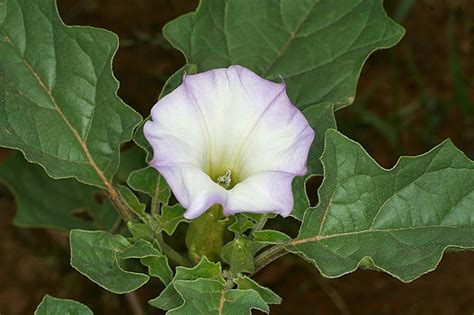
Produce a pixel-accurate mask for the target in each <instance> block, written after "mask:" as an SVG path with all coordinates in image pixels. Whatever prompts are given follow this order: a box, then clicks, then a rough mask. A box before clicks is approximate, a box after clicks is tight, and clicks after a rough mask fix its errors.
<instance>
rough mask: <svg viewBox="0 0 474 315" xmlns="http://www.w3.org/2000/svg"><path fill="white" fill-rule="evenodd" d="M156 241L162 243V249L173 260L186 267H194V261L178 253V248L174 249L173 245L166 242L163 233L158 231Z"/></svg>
mask: <svg viewBox="0 0 474 315" xmlns="http://www.w3.org/2000/svg"><path fill="white" fill-rule="evenodd" d="M156 241H157V242H158V244H159V245H160V248H161V250H162V251H163V253H164V254H165V255H166V256H167V257H168V258H169V259H171V260H172V261H174V262H175V263H176V264H177V265H179V266H184V267H192V266H193V263H192V262H191V261H190V260H189V259H188V258H186V257H184V256H183V255H181V254H180V253H178V252H177V251H176V250H174V249H173V248H172V247H171V246H169V245H168V244H166V243H165V240H164V239H163V235H162V234H161V233H158V234H157V235H156Z"/></svg>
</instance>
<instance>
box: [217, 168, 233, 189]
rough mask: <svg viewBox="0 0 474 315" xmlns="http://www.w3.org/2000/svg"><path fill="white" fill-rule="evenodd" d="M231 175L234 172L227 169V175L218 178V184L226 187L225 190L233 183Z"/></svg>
mask: <svg viewBox="0 0 474 315" xmlns="http://www.w3.org/2000/svg"><path fill="white" fill-rule="evenodd" d="M231 175H232V172H231V171H230V170H229V169H227V170H226V171H225V175H222V176H219V177H217V180H216V182H217V183H218V184H219V185H221V186H222V187H224V188H225V189H229V187H230V183H231V182H232V178H231Z"/></svg>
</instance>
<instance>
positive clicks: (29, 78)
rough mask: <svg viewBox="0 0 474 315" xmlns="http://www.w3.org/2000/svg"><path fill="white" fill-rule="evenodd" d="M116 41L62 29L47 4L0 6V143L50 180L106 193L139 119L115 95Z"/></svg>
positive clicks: (12, 0) (47, 0) (49, 0)
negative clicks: (77, 182)
mask: <svg viewBox="0 0 474 315" xmlns="http://www.w3.org/2000/svg"><path fill="white" fill-rule="evenodd" d="M117 47H118V39H117V36H116V35H115V34H113V33H111V32H108V31H105V30H101V29H96V28H91V27H69V26H65V25H64V24H63V22H62V21H61V20H60V18H59V15H58V12H57V8H56V5H55V2H54V1H53V0H6V1H3V2H2V5H1V6H0V145H1V146H5V147H10V148H15V149H19V150H21V151H23V152H24V154H25V156H26V158H27V159H28V160H29V161H31V162H35V163H39V164H41V165H42V166H43V167H44V168H45V170H46V171H47V173H48V175H50V176H51V177H53V178H65V177H76V178H77V179H78V180H80V181H81V182H84V183H87V184H91V185H95V186H99V187H103V188H108V189H110V188H111V183H110V182H111V179H112V177H113V175H114V174H115V172H116V170H117V168H118V165H119V159H120V157H119V146H120V144H121V143H122V142H124V141H127V140H129V139H130V138H131V136H132V132H133V129H134V127H135V126H136V125H137V124H138V123H139V122H140V120H141V118H140V115H138V114H137V113H136V112H135V111H134V110H133V109H131V108H130V107H128V106H127V105H125V104H124V103H123V102H122V100H121V99H120V98H119V97H118V96H117V94H116V91H117V88H118V82H117V80H116V79H115V78H114V76H113V74H112V71H111V63H112V57H113V55H114V54H115V51H116V50H117Z"/></svg>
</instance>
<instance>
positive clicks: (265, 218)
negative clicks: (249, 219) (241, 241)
mask: <svg viewBox="0 0 474 315" xmlns="http://www.w3.org/2000/svg"><path fill="white" fill-rule="evenodd" d="M268 219H270V215H269V214H268V213H265V214H264V215H262V217H261V218H260V220H259V221H258V222H257V223H256V224H255V226H254V227H253V228H252V231H251V234H253V233H255V232H257V231H260V230H262V229H263V228H264V227H265V224H266V223H267V221H268Z"/></svg>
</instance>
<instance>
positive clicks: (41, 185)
mask: <svg viewBox="0 0 474 315" xmlns="http://www.w3.org/2000/svg"><path fill="white" fill-rule="evenodd" d="M0 179H1V180H2V181H3V182H4V183H5V184H6V185H7V186H8V187H9V188H10V190H11V191H12V193H13V194H14V195H15V199H16V203H17V211H16V214H15V219H14V223H15V225H18V226H22V227H41V228H54V229H59V230H66V231H68V230H70V229H75V228H81V229H88V230H89V229H90V230H92V229H105V230H108V229H110V228H111V227H112V226H113V225H114V223H115V221H116V220H117V213H116V212H115V210H114V208H113V206H112V204H111V203H110V202H109V200H108V199H106V198H105V196H104V197H103V198H99V197H101V195H102V194H103V193H102V191H100V190H99V189H96V188H94V187H91V186H87V185H84V184H81V183H79V182H78V181H76V180H74V179H61V180H53V179H51V177H49V176H47V175H46V173H45V172H44V170H43V169H42V168H41V167H39V166H38V165H34V164H31V163H28V162H27V161H25V159H24V158H23V157H22V156H21V154H20V153H17V154H14V155H13V156H12V157H10V158H9V159H8V160H7V161H5V162H4V163H3V164H1V165H0ZM96 197H97V198H96ZM102 199H103V200H102ZM80 213H87V215H88V216H89V217H90V218H91V219H92V220H85V219H84V218H82V217H81V216H79V215H76V214H80Z"/></svg>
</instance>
